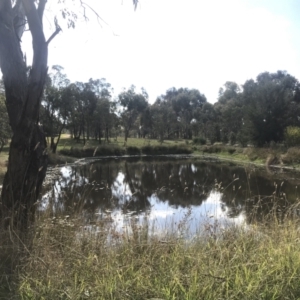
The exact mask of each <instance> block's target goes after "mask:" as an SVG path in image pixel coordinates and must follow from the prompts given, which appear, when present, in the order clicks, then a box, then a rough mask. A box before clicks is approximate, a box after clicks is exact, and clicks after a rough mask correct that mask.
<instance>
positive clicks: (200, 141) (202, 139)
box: [193, 137, 206, 145]
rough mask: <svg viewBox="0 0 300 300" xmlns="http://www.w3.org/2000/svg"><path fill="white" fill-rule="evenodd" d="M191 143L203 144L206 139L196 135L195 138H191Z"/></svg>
mask: <svg viewBox="0 0 300 300" xmlns="http://www.w3.org/2000/svg"><path fill="white" fill-rule="evenodd" d="M193 143H194V144H196V145H205V144H206V139H205V138H203V137H196V138H193Z"/></svg>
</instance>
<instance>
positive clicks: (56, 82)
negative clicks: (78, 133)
mask: <svg viewBox="0 0 300 300" xmlns="http://www.w3.org/2000/svg"><path fill="white" fill-rule="evenodd" d="M51 69H52V71H53V72H51V73H49V74H48V75H47V79H46V84H45V90H44V97H43V98H42V106H41V111H40V122H41V123H42V126H43V129H44V132H45V134H46V136H47V137H49V138H50V149H51V150H52V152H53V153H55V152H56V148H57V145H58V143H59V140H60V136H61V133H62V130H63V129H64V128H65V125H66V121H67V116H68V111H69V109H68V106H69V105H68V104H69V103H68V99H67V98H66V97H64V95H65V93H64V90H65V88H66V87H67V86H68V85H69V83H70V81H69V79H68V78H67V76H66V75H65V74H64V73H63V67H61V66H58V65H55V66H52V68H51ZM55 138H56V141H55Z"/></svg>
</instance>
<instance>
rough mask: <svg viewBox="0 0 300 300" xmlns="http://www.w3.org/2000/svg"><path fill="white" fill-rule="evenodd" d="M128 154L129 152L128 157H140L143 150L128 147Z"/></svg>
mask: <svg viewBox="0 0 300 300" xmlns="http://www.w3.org/2000/svg"><path fill="white" fill-rule="evenodd" d="M126 152H127V154H128V155H140V154H141V150H140V149H139V148H138V147H135V146H129V147H127V150H126Z"/></svg>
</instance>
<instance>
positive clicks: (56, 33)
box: [46, 25, 61, 45]
mask: <svg viewBox="0 0 300 300" xmlns="http://www.w3.org/2000/svg"><path fill="white" fill-rule="evenodd" d="M60 31H61V28H60V27H59V26H58V25H57V27H56V30H55V31H54V32H53V33H52V34H51V36H50V37H49V39H48V41H47V42H46V44H47V45H49V43H50V42H51V41H52V40H53V39H54V38H55V36H56V35H58V34H59V32H60Z"/></svg>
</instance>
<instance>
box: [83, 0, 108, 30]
mask: <svg viewBox="0 0 300 300" xmlns="http://www.w3.org/2000/svg"><path fill="white" fill-rule="evenodd" d="M80 5H81V7H82V8H83V17H84V19H85V20H86V21H88V20H89V18H88V17H87V16H86V13H85V10H86V7H87V8H88V9H90V10H91V11H92V12H93V13H94V14H95V15H96V17H97V20H98V22H99V24H100V25H101V23H100V21H102V22H103V23H105V24H106V25H108V24H107V23H106V22H105V21H104V20H103V19H102V18H101V17H100V15H99V14H98V13H97V12H96V11H95V10H94V9H93V8H92V7H91V6H89V5H88V4H86V3H85V2H83V1H82V0H80Z"/></svg>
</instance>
